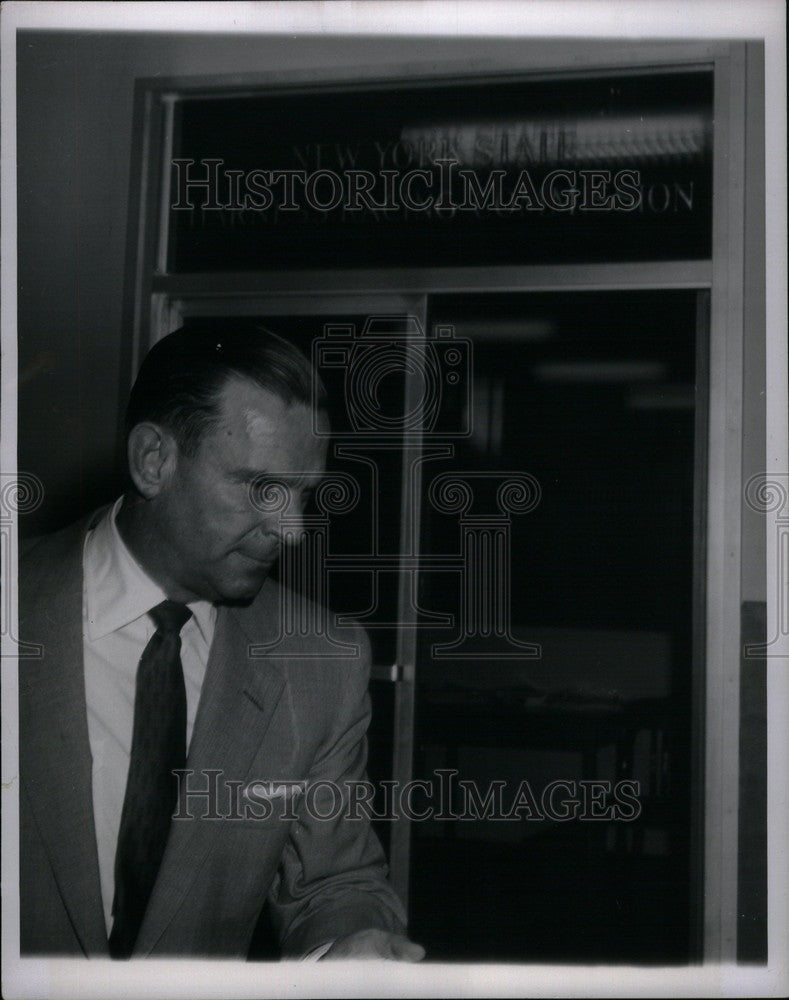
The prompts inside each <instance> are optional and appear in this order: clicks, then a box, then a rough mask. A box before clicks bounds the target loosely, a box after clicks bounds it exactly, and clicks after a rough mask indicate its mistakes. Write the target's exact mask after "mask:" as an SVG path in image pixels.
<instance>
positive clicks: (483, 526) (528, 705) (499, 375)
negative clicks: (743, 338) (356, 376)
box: [410, 291, 703, 963]
mask: <svg viewBox="0 0 789 1000" xmlns="http://www.w3.org/2000/svg"><path fill="white" fill-rule="evenodd" d="M428 324H429V327H430V329H431V330H432V331H433V332H434V333H435V331H437V330H439V329H445V330H446V329H451V330H452V331H453V333H454V335H455V336H456V337H457V338H458V339H461V340H462V339H463V338H467V339H468V340H469V341H470V342H471V345H472V348H473V353H472V357H471V359H470V371H469V379H470V385H471V389H472V391H471V393H470V394H469V403H468V407H469V413H468V421H467V423H468V431H469V433H468V435H467V436H466V437H463V438H458V439H456V440H455V441H454V452H453V455H452V456H451V458H442V459H437V460H435V461H429V460H428V461H427V462H426V463H425V465H424V471H423V485H424V489H423V503H422V545H423V569H422V572H421V576H420V592H419V601H420V606H421V608H422V609H424V612H425V620H424V624H423V627H422V628H421V629H420V632H419V656H418V664H417V704H416V736H415V758H414V777H415V778H417V779H426V780H427V781H428V782H429V783H430V786H431V795H432V798H431V803H430V804H431V806H432V807H433V808H432V813H431V815H430V818H427V819H422V820H421V821H419V822H414V823H413V824H412V831H413V832H412V838H413V839H412V864H411V877H410V885H411V905H412V915H411V921H412V934H413V936H414V937H415V939H416V940H419V941H422V942H423V943H424V944H425V946H426V947H427V948H428V951H429V953H430V954H431V956H433V957H435V958H441V957H445V958H456V959H457V958H461V959H464V960H474V959H491V958H493V959H500V960H513V961H529V960H533V961H556V962H565V961H604V962H605V961H610V962H615V961H621V962H628V961H634V962H658V963H665V962H672V961H677V962H681V961H687V960H688V954H689V952H688V948H689V933H690V931H689V906H690V886H689V852H690V843H689V838H690V828H689V827H690V811H689V807H690V791H689V789H690V726H691V682H692V634H693V580H694V566H693V497H694V463H695V462H696V460H697V456H696V455H695V452H694V448H695V444H694V414H695V407H696V399H697V394H698V392H700V391H701V390H702V389H703V387H697V386H696V375H695V364H696V361H695V359H696V293H695V292H691V291H648V292H647V291H639V292H586V293H580V292H579V293H562V294H556V293H545V294H528V295H526V294H518V295H515V294H512V295H458V296H436V297H434V298H433V299H432V300H431V302H430V307H429V314H428ZM700 398H703V395H702V396H701V397H700ZM428 615H430V616H436V615H443V616H445V622H444V623H439V621H438V619H436V618H435V617H433V618H432V620H430V621H428ZM450 772H456V773H452V774H450ZM460 782H466V783H467V784H466V785H465V786H464V785H462V784H460ZM422 804H423V803H420V807H421V806H422ZM486 809H487V810H489V811H488V812H486ZM437 810H438V812H437Z"/></svg>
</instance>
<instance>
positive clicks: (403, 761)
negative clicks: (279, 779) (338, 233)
mask: <svg viewBox="0 0 789 1000" xmlns="http://www.w3.org/2000/svg"><path fill="white" fill-rule="evenodd" d="M410 314H411V315H413V316H415V318H416V319H418V320H419V322H420V325H421V327H422V329H423V330H424V331H425V334H426V335H427V334H428V333H429V331H428V330H427V329H426V323H427V296H425V295H423V296H420V297H419V298H418V299H416V300H412V302H411V304H410ZM421 346H422V345H419V346H417V344H416V343H412V344H411V348H412V349H416V350H418V349H419V347H421ZM415 361H416V363H415V364H413V365H412V366H411V370H410V372H409V373H407V375H406V384H405V399H404V407H405V412H406V413H412V412H413V411H414V410H415V409H416V408H417V407H418V406H419V401H420V397H421V395H422V394H423V393H424V390H425V386H424V385H423V383H422V382H421V379H420V378H419V374H418V373H419V371H420V367H421V366H420V365H419V363H418V361H419V359H418V358H415ZM422 451H423V439H422V433H421V430H420V431H419V432H418V433H416V434H412V433H408V434H406V435H405V436H404V439H403V464H402V470H403V471H402V477H401V504H400V553H401V560H402V561H401V568H400V575H399V581H398V621H399V623H400V627H399V629H398V633H397V664H398V671H397V679H396V681H395V709H394V746H393V749H392V779H393V780H394V781H396V782H397V783H398V784H397V786H396V787H398V788H402V787H403V785H405V784H406V783H407V782H408V781H410V780H411V777H412V768H413V755H414V704H415V685H416V649H417V633H416V627H417V622H416V611H415V604H416V601H415V596H416V594H417V574H418V570H417V569H416V568H413V563H414V562H415V557H416V558H418V556H419V554H420V546H421V539H420V520H421V496H422V481H421V480H422V475H421V470H422V465H421V461H420V459H421V457H422ZM409 557H410V558H409ZM409 564H410V568H409ZM410 860H411V822H410V820H409V818H408V817H407V816H404V815H403V814H402V812H401V814H400V815H399V816H398V817H397V819H396V820H395V821H394V824H393V827H392V836H391V840H390V848H389V863H390V870H391V880H392V885H393V886H394V889H395V891H396V892H397V894H398V895H399V897H400V899H401V900H402V902H403V906H405V907H406V910H407V909H408V876H409V868H410Z"/></svg>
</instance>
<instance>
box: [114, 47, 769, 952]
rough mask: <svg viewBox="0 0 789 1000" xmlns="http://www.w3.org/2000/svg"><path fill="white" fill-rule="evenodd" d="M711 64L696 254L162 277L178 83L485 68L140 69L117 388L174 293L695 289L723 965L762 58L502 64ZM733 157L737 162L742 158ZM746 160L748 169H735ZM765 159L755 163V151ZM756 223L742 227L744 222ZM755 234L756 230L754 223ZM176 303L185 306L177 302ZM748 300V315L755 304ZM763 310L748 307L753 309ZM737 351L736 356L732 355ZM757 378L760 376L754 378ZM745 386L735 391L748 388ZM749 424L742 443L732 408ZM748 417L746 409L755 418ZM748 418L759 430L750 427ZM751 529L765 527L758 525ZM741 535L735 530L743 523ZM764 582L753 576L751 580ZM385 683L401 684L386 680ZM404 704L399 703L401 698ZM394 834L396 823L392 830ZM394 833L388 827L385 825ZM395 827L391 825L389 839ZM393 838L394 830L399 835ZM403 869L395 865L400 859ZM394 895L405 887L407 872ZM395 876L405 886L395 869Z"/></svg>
mask: <svg viewBox="0 0 789 1000" xmlns="http://www.w3.org/2000/svg"><path fill="white" fill-rule="evenodd" d="M702 65H703V66H709V67H711V68H712V70H713V72H714V82H715V87H714V92H715V98H714V118H715V129H714V139H713V192H714V203H713V213H712V217H713V232H712V256H711V259H710V260H709V261H689V262H685V261H672V262H667V263H636V264H623V265H608V264H594V265H574V266H571V267H553V266H533V267H487V268H429V269H409V268H403V269H382V270H356V271H321V272H316V271H312V272H309V271H302V272H265V273H262V272H255V273H246V274H216V275H169V274H167V273H166V266H165V265H166V259H165V257H164V255H163V254H164V250H163V248H164V247H165V246H166V226H167V203H168V199H167V197H166V192H167V184H168V175H169V172H168V169H167V167H168V164H169V158H170V152H171V149H172V141H173V107H174V103H173V102H174V100H175V99H176V96H177V94H178V93H180V92H187V91H188V92H192V93H194V92H197V91H200V92H210V91H214V90H219V89H228V88H232V89H234V90H238V89H239V88H242V87H245V88H249V89H267V90H271V89H274V88H280V87H293V86H299V87H304V86H308V87H320V86H322V85H327V84H330V85H332V86H336V85H337V84H338V83H343V82H345V83H346V84H347V85H350V86H356V87H358V86H364V85H367V84H369V85H374V84H380V83H381V82H382V81H383V82H384V83H386V84H396V83H398V82H403V81H410V82H413V81H414V80H415V79H425V80H432V81H435V82H443V83H446V82H447V81H449V80H453V79H460V78H466V79H467V78H469V77H475V76H476V77H479V76H485V77H490V76H491V73H490V72H489V71H486V72H484V73H482V72H480V71H479V70H477V69H475V70H473V71H470V72H469V71H467V69H466V68H465V67H459V66H456V65H451V64H448V65H447V66H445V67H444V68H443V69H442V68H438V69H436V67H435V66H424V67H419V66H414V65H384V66H381V65H379V66H370V67H369V68H365V69H358V70H355V71H354V75H353V79H352V80H348V79H347V76H348V74H347V71H344V70H334V71H332V70H326V69H321V70H311V69H310V70H307V69H305V70H299V71H296V72H292V73H274V74H259V75H255V76H254V77H252V76H245V77H243V78H241V77H223V78H212V77H201V78H186V79H183V78H181V79H169V80H168V79H153V80H140V81H138V83H137V93H136V100H135V118H134V140H133V149H134V150H135V162H134V163H133V169H132V190H131V196H130V214H129V226H128V244H127V245H128V251H127V277H126V294H125V302H124V328H125V331H126V336H125V338H124V343H125V351H126V354H125V357H124V358H123V364H122V373H121V381H122V388H123V393H124V394H125V393H126V392H127V391H128V387H129V384H130V381H131V379H132V378H133V376H134V374H135V372H136V370H137V368H138V367H139V363H140V360H141V357H142V356H143V354H144V351H145V350H146V349H147V347H148V346H150V344H151V343H152V342H153V341H155V340H156V339H158V337H160V336H162V335H163V334H164V333H166V332H168V331H169V330H170V329H173V328H174V323H177V320H178V318H179V316H182V315H184V313H183V308H184V305H185V304H187V303H192V304H194V303H196V302H200V303H202V305H203V307H207V306H208V303H209V302H210V301H211V300H212V299H213V300H214V305H215V304H216V303H217V302H218V301H221V302H222V303H223V306H224V308H225V309H226V308H228V306H229V305H230V303H232V302H245V303H246V304H247V306H248V307H249V308H250V309H251V308H253V306H254V303H255V302H258V303H259V302H260V301H261V299H262V298H267V299H268V298H269V297H271V296H274V297H275V298H277V299H278V300H279V301H280V302H281V303H282V304H283V305H287V306H288V307H289V308H290V309H293V310H296V309H301V308H302V305H300V303H303V302H306V301H307V300H310V308H314V307H315V305H316V303H317V302H318V301H320V300H323V301H326V299H325V296H326V295H327V294H330V295H331V296H332V297H333V296H334V295H335V294H336V295H340V296H347V297H350V299H352V300H353V301H355V302H356V303H357V304H359V303H361V302H363V301H367V297H368V296H372V299H373V300H375V301H381V299H380V298H379V296H382V297H386V296H387V295H392V294H393V293H394V295H395V297H397V298H402V297H406V296H415V297H417V298H419V297H420V296H423V295H424V294H425V293H428V292H445V291H463V290H466V291H471V290H479V291H483V290H485V291H506V290H511V291H538V290H539V291H547V290H570V289H582V288H586V289H591V288H597V289H624V288H635V287H643V288H688V287H691V288H697V289H703V288H709V289H710V338H709V408H708V413H707V421H708V424H707V432H706V436H707V444H708V458H707V483H706V497H705V498H704V506H705V516H704V518H703V519H702V520H703V524H704V529H705V538H704V545H703V555H704V561H705V573H704V582H705V586H704V597H703V602H704V610H705V625H704V635H703V645H704V656H703V661H704V662H703V669H702V668H701V667H700V668H699V669H698V671H697V677H696V682H697V683H696V690H697V696H696V710H695V711H696V725H695V726H694V730H695V735H696V745H695V748H694V762H695V768H696V774H697V779H698V780H697V787H696V790H695V791H696V795H695V797H694V817H695V819H694V824H693V825H694V828H695V829H696V830H697V831H698V836H697V842H696V844H695V846H694V857H693V859H692V869H693V881H694V886H693V889H692V896H693V898H695V899H696V900H697V902H698V905H699V909H700V913H699V915H698V919H697V920H696V926H697V934H696V936H695V938H694V942H693V943H692V947H691V953H692V955H693V956H694V958H696V957H697V958H698V959H699V960H703V961H705V962H721V961H736V957H737V894H738V863H739V856H738V855H739V843H738V823H739V787H738V782H737V781H736V780H732V776H736V775H738V774H739V765H740V757H739V740H738V738H737V736H738V733H739V723H740V682H741V669H740V653H741V631H740V615H741V606H742V597H743V594H742V582H741V572H742V567H743V559H747V560H750V561H751V563H753V562H758V561H759V560H761V561H762V563H764V562H765V560H764V548H765V543H766V539H765V536H764V531H763V530H761V531H759V530H758V529H759V527H760V525H759V522H758V521H756V520H755V519H754V518H753V517H752V516H749V515H748V514H747V512H746V511H745V510H744V495H743V494H744V491H743V465H744V464H745V466H746V467H754V466H755V467H756V468H759V467H764V419H763V414H764V403H763V399H762V400H760V399H759V398H757V397H758V395H759V388H760V387H759V384H758V383H759V380H758V379H753V378H751V379H750V380H749V381H748V382H744V360H743V359H744V353H745V352H746V351H747V352H748V356H749V357H750V356H751V355H753V356H756V357H758V356H760V352H763V349H764V335H765V334H764V321H763V301H762V302H760V301H759V295H758V294H756V295H753V294H751V295H750V297H749V296H748V295H747V294H746V290H747V289H748V288H751V289H752V288H754V287H755V288H757V289H761V290H762V292H761V295H762V299H763V289H764V271H765V268H764V259H763V252H762V256H761V259H759V257H758V255H756V257H754V255H753V254H752V253H750V252H749V254H748V255H747V256H746V254H745V247H746V246H748V247H749V248H750V249H752V248H753V247H754V246H756V247H757V249H758V248H759V226H760V225H762V226H763V220H762V219H761V218H760V217H759V216H758V213H753V211H751V212H749V213H748V214H746V210H745V209H746V201H747V202H748V204H749V205H751V206H753V204H757V205H758V204H759V199H760V196H761V203H762V204H763V197H764V196H763V191H764V172H763V169H761V170H760V169H757V168H758V164H759V155H760V151H758V150H754V149H753V148H752V146H749V144H748V143H746V141H745V140H746V136H747V135H748V134H749V133H748V129H749V128H751V126H750V124H749V116H752V115H753V114H754V110H756V111H758V112H759V113H763V111H762V107H763V105H762V106H761V107H760V106H759V104H758V100H759V87H761V94H762V95H763V92H764V81H763V76H762V77H761V78H760V75H759V74H760V72H763V60H762V56H761V49H760V47H759V44H758V43H745V42H728V41H720V42H719V41H711V42H670V43H658V42H634V43H633V44H632V45H631V46H630V47H627V48H625V47H623V45H622V44H621V43H617V44H611V43H605V42H601V43H599V44H598V45H596V44H594V43H591V42H590V41H589V40H585V41H582V42H575V41H561V42H559V41H557V42H546V41H544V40H539V41H538V42H536V43H535V42H531V41H530V42H527V43H525V44H524V46H523V49H522V53H521V55H520V57H519V61H518V65H514V66H513V67H512V68H511V71H510V72H511V73H512V74H517V75H518V76H520V77H526V76H530V75H535V74H536V75H540V74H541V75H546V74H552V73H559V74H561V73H568V72H574V73H577V72H579V71H581V72H589V73H597V72H604V71H609V70H627V71H630V70H633V71H639V70H641V71H646V72H649V71H652V70H653V69H656V68H668V67H676V68H677V69H678V70H682V69H687V68H689V67H690V66H695V67H698V66H702ZM746 161H747V163H746ZM746 165H747V167H748V169H747V171H746ZM762 165H763V160H762ZM754 227H755V228H754ZM754 233H755V235H754ZM762 250H763V247H762ZM188 308H191V306H189V307H188ZM760 310H761V312H760ZM760 316H761V319H760ZM746 360H747V359H746ZM762 388H763V385H762ZM746 393H747V394H748V395H747V398H746ZM746 406H747V407H748V409H749V413H750V414H751V418H750V427H751V429H753V428H756V433H754V434H752V436H751V437H750V438H749V440H748V441H747V442H746V443H744V440H743V435H744V430H743V428H744V418H743V414H744V410H745V408H746ZM753 414H756V419H754V417H753ZM759 430H761V434H759V433H758V432H759ZM761 527H762V529H763V525H762V526H761ZM746 533H747V538H746V537H745V534H746ZM765 590H766V580H765ZM397 683H402V680H399V681H398V682H397ZM402 711H403V713H405V714H408V712H409V711H411V712H412V711H413V704H412V703H411V707H410V709H409V705H408V699H407V697H405V696H404V697H403V700H402ZM396 752H397V753H398V754H399V755H400V756H399V760H400V763H401V764H402V762H403V761H405V760H406V759H407V758H408V757H409V755H410V746H409V743H408V740H404V742H403V744H402V746H400V747H399V748H396ZM393 832H394V831H393ZM398 836H400V835H398ZM403 836H404V835H403ZM406 839H407V838H406ZM407 859H408V852H407V845H406V847H405V848H401V849H399V852H398V853H397V854H396V862H395V868H396V869H397V870H398V871H400V872H402V871H403V870H405V871H406V872H407ZM404 865H405V869H403V867H402V866H404ZM405 879H406V887H405V888H406V896H407V875H406V876H405ZM397 880H398V882H399V883H400V887H401V889H402V888H403V884H402V882H403V875H402V874H398V875H397Z"/></svg>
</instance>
